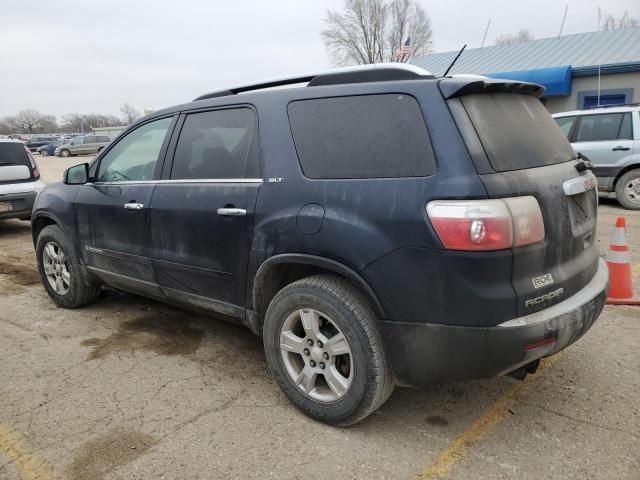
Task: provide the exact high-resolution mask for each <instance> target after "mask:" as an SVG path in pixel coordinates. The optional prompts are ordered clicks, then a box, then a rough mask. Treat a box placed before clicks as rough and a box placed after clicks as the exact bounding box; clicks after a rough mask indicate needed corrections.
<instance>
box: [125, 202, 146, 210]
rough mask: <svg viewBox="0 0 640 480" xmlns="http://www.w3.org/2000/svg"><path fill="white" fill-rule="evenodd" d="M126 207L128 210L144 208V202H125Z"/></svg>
mask: <svg viewBox="0 0 640 480" xmlns="http://www.w3.org/2000/svg"><path fill="white" fill-rule="evenodd" d="M124 208H126V209H127V210H142V209H143V208H144V205H143V204H142V203H135V202H129V203H125V204H124Z"/></svg>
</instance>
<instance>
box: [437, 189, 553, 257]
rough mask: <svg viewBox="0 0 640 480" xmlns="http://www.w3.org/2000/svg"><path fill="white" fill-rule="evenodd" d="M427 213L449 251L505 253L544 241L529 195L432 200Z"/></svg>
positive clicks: (535, 203) (541, 224)
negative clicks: (509, 249) (513, 248)
mask: <svg viewBox="0 0 640 480" xmlns="http://www.w3.org/2000/svg"><path fill="white" fill-rule="evenodd" d="M427 214H428V215H429V219H430V220H431V223H432V224H433V227H434V228H435V229H436V232H437V234H438V237H440V241H441V242H442V244H443V245H444V246H445V248H447V249H450V250H472V251H478V250H484V251H486V250H504V249H506V248H511V247H521V246H523V245H529V244H532V243H537V242H540V241H542V240H544V221H543V220H542V212H541V211H540V205H538V201H537V200H536V199H535V198H534V197H532V196H526V197H513V198H503V199H497V200H435V201H432V202H429V203H428V204H427Z"/></svg>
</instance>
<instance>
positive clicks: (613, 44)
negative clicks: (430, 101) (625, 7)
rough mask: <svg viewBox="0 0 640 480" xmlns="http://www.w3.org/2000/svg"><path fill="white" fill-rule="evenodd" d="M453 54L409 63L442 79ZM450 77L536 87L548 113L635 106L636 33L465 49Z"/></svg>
mask: <svg viewBox="0 0 640 480" xmlns="http://www.w3.org/2000/svg"><path fill="white" fill-rule="evenodd" d="M457 53H458V52H443V53H430V54H428V55H425V56H423V57H419V58H416V59H414V60H412V63H414V64H415V65H418V66H420V67H422V68H425V69H427V70H429V71H430V72H432V73H433V74H435V75H442V74H443V73H444V71H445V70H446V69H447V67H448V66H449V64H450V63H451V62H452V61H453V59H454V57H455V56H456V54H457ZM449 73H450V74H462V73H467V74H477V75H487V76H490V77H494V78H508V79H514V80H526V81H530V82H535V83H539V84H541V85H544V86H545V88H546V92H545V99H544V102H545V104H546V105H547V108H548V109H549V111H550V112H552V113H555V112H562V111H567V110H576V109H584V108H592V107H595V106H597V105H616V104H625V103H639V102H640V27H634V28H626V29H620V30H610V31H601V32H590V33H580V34H576V35H566V36H563V37H555V38H544V39H540V40H531V41H528V42H523V43H517V44H511V45H495V46H491V47H484V48H473V49H466V50H465V51H464V52H463V54H462V55H461V56H460V58H459V59H458V61H457V62H456V64H455V66H454V67H453V68H452V69H451V71H450V72H449Z"/></svg>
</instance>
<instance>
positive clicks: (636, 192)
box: [624, 177, 640, 203]
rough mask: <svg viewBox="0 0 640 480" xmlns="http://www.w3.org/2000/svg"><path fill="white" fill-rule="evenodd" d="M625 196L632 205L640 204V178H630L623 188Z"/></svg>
mask: <svg viewBox="0 0 640 480" xmlns="http://www.w3.org/2000/svg"><path fill="white" fill-rule="evenodd" d="M624 194H625V196H626V197H627V198H628V199H629V200H630V201H632V202H634V203H640V177H636V178H632V179H631V180H629V181H628V182H627V183H626V184H625V186H624Z"/></svg>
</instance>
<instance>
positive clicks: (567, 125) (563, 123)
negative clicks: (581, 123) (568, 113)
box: [555, 117, 576, 138]
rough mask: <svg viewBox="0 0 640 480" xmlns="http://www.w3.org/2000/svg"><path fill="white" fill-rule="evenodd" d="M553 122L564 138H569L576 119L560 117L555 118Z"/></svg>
mask: <svg viewBox="0 0 640 480" xmlns="http://www.w3.org/2000/svg"><path fill="white" fill-rule="evenodd" d="M555 121H556V123H557V124H558V126H559V127H560V130H562V133H564V135H565V137H567V138H569V133H571V127H573V124H574V123H575V122H576V117H561V118H556V119H555Z"/></svg>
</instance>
